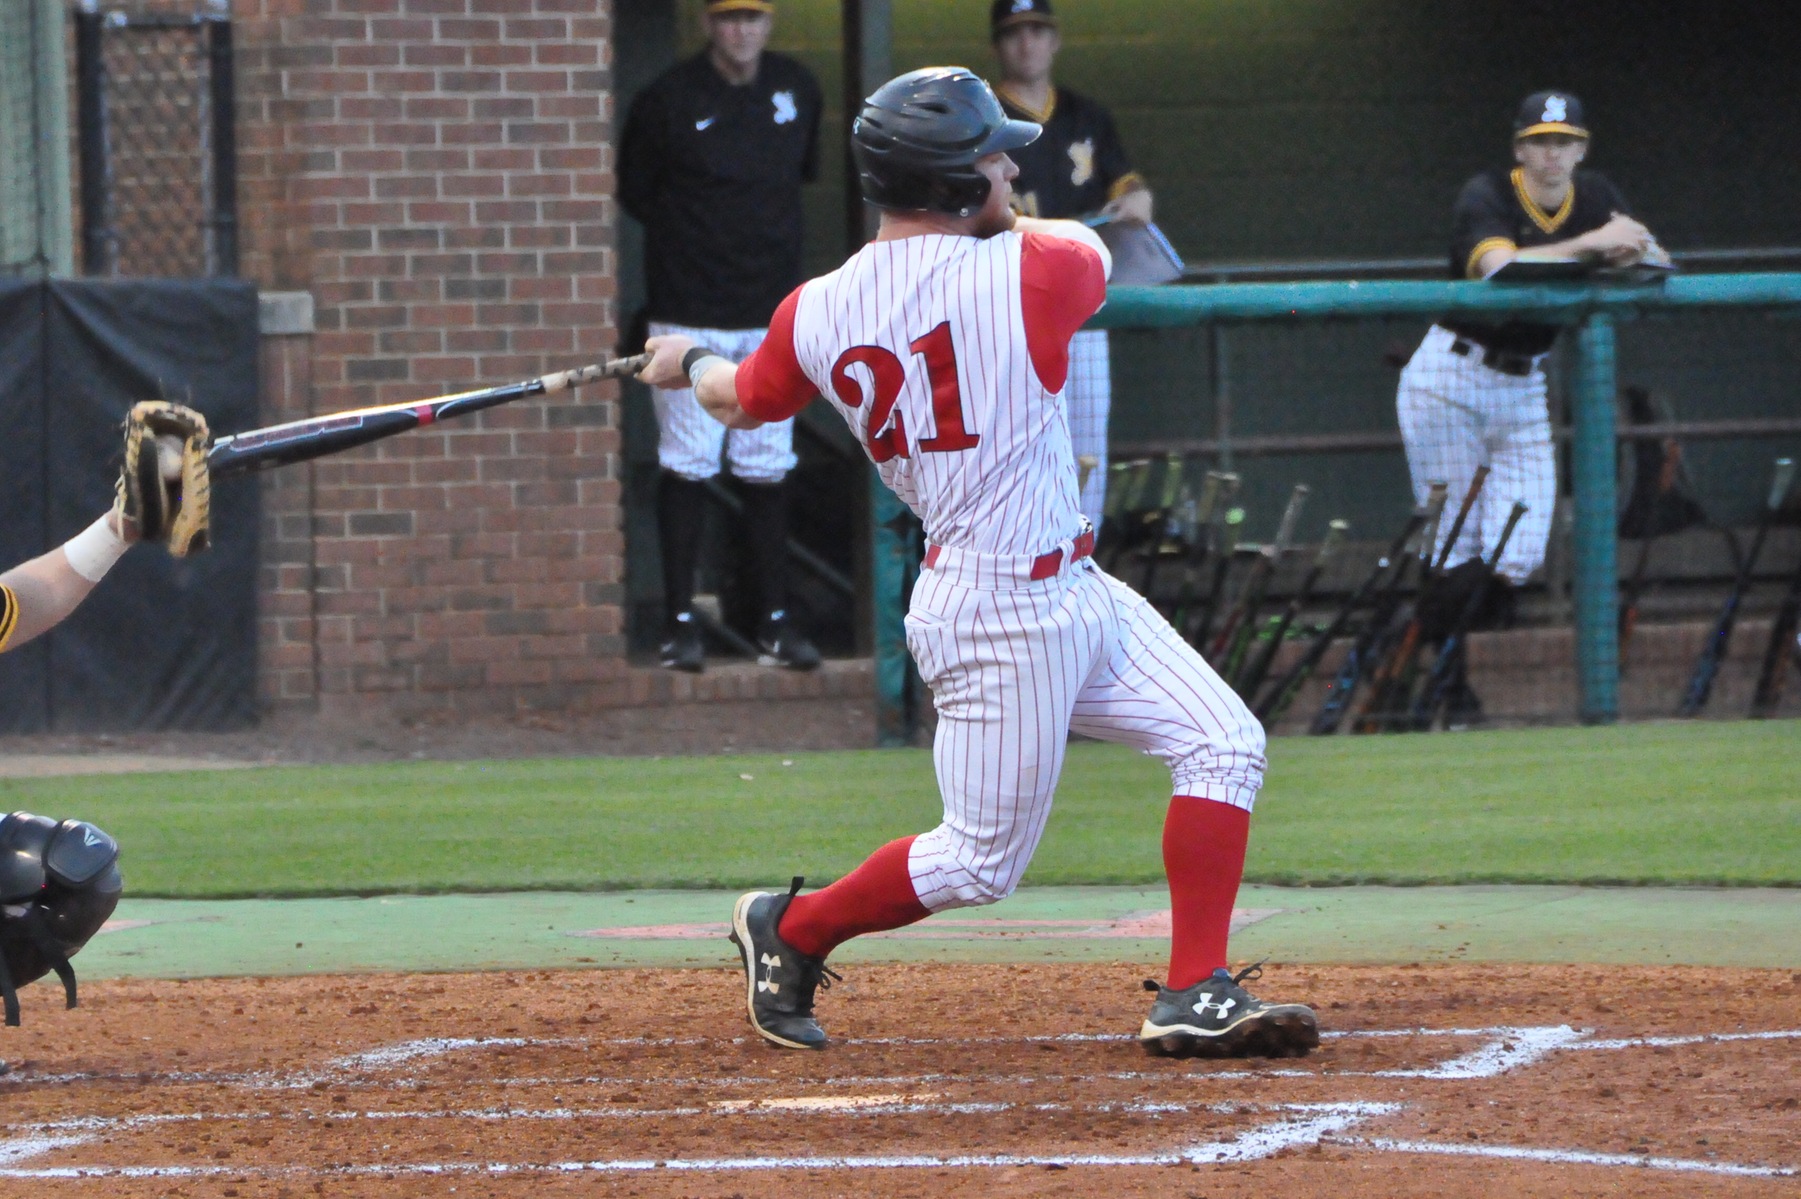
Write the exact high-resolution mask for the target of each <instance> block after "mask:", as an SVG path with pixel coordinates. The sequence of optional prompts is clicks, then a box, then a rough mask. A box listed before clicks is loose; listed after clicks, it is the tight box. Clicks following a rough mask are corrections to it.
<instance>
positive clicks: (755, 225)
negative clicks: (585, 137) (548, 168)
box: [619, 0, 822, 671]
mask: <svg viewBox="0 0 1801 1199" xmlns="http://www.w3.org/2000/svg"><path fill="white" fill-rule="evenodd" d="M774 11H775V5H774V4H772V3H770V2H769V0H709V2H708V4H707V10H706V17H705V20H706V27H707V47H706V49H705V50H703V51H702V52H701V53H700V54H697V55H695V56H694V57H693V58H690V59H687V60H686V61H683V62H680V63H677V64H676V65H675V66H673V67H671V68H670V69H669V70H668V71H666V72H664V73H663V74H662V75H661V76H659V77H658V78H657V79H656V80H655V82H653V83H651V85H650V86H649V87H647V88H645V89H644V91H643V92H641V93H640V94H639V95H638V97H637V98H636V99H635V100H634V101H633V102H632V105H631V109H630V112H629V114H628V115H627V117H626V123H625V133H624V136H623V137H622V138H621V141H620V149H619V200H620V203H621V204H622V205H624V207H625V210H626V211H627V212H628V213H630V214H631V215H632V216H634V217H636V218H637V219H638V221H639V222H640V223H641V224H643V226H644V233H645V254H644V263H645V276H646V284H647V291H648V293H649V305H648V308H649V311H648V316H649V318H650V333H651V334H652V335H653V336H654V335H658V334H680V335H685V336H688V337H692V338H694V339H695V340H696V341H699V342H701V343H703V344H706V345H709V346H711V347H713V348H714V349H716V350H717V351H719V352H720V353H722V354H724V355H726V356H728V357H730V358H732V359H733V360H741V359H743V358H745V357H746V356H748V355H749V354H750V352H751V351H752V350H754V349H756V347H757V345H758V344H759V343H760V342H761V341H762V340H763V334H764V332H765V330H766V328H767V326H768V324H769V317H770V314H771V313H773V312H774V311H775V307H776V305H777V304H778V303H780V302H781V300H782V298H783V297H784V296H786V295H787V294H788V292H789V291H791V290H793V288H794V287H795V286H796V285H797V284H799V283H800V281H801V191H800V189H801V185H802V184H803V183H810V182H812V181H813V180H814V179H815V178H816V176H817V174H818V140H819V115H820V109H821V106H822V105H821V96H820V90H819V84H818V83H817V82H816V81H815V80H814V78H813V76H812V75H811V74H809V73H808V71H807V69H806V68H805V67H803V66H801V65H800V64H799V63H797V62H795V61H794V60H793V59H791V58H788V57H785V56H784V55H780V54H774V53H769V52H767V51H765V49H764V47H765V46H766V45H767V43H768V41H769V33H770V29H771V26H772V24H773V22H774ZM655 402H656V406H657V431H658V442H657V459H658V462H659V464H660V465H661V467H662V476H661V479H660V481H659V485H658V511H657V528H658V533H659V540H660V542H661V547H662V555H663V598H664V609H665V617H666V619H667V628H666V629H665V631H664V639H663V646H662V661H663V665H664V666H667V667H670V668H672V669H676V670H689V671H698V670H701V669H702V668H703V666H704V659H703V655H702V648H701V637H700V628H699V626H698V625H697V624H696V622H695V619H694V613H693V611H692V605H693V596H694V571H695V567H696V565H697V562H698V558H699V551H700V531H701V519H702V514H703V513H704V511H705V509H706V503H707V493H706V488H705V483H706V481H707V480H709V479H712V478H714V477H715V476H717V475H718V474H719V472H720V469H721V462H722V459H723V461H724V463H725V464H726V465H727V466H729V467H730V470H731V473H732V475H733V476H734V477H735V478H736V479H737V480H738V481H739V483H740V484H741V485H742V486H741V488H740V493H741V495H742V497H743V503H744V516H745V534H746V539H747V541H748V543H749V545H750V548H751V551H752V555H753V558H754V560H755V562H756V566H757V573H758V576H759V584H760V589H761V603H762V611H763V623H762V628H761V630H760V632H759V637H758V640H759V647H760V649H761V650H762V655H761V657H760V659H759V660H760V661H761V662H763V663H764V664H765V665H779V666H786V667H789V668H792V669H796V670H809V669H812V668H813V667H814V666H817V665H818V664H819V652H818V650H816V649H815V648H814V647H813V645H812V643H811V642H809V641H808V640H807V639H806V637H805V636H804V635H803V634H802V633H801V632H800V630H799V629H798V628H796V627H795V624H794V622H793V621H792V620H791V619H790V618H789V616H788V614H787V606H788V596H787V558H788V551H787V541H788V496H787V487H786V484H785V479H786V478H787V475H788V472H789V471H790V470H792V469H793V468H794V465H795V456H794V446H793V443H794V422H793V421H791V420H790V421H782V422H780V423H777V424H771V425H765V426H763V427H762V428H759V429H754V430H732V431H730V432H729V433H728V431H727V430H726V428H725V427H724V426H723V425H721V424H720V423H719V422H718V421H716V420H714V419H713V418H712V417H710V416H708V415H707V414H706V413H705V412H703V411H702V410H701V408H700V406H699V404H697V403H696V402H695V399H694V393H693V392H692V391H689V390H683V391H662V390H659V391H657V392H656V393H655Z"/></svg>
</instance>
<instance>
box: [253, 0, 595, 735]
mask: <svg viewBox="0 0 1801 1199" xmlns="http://www.w3.org/2000/svg"><path fill="white" fill-rule="evenodd" d="M233 11H234V16H235V17H236V20H237V44H238V47H239V53H240V60H239V61H240V66H239V72H240V74H239V78H240V81H241V82H240V93H241V100H240V103H241V109H240V113H241V116H240V128H241V132H240V144H241V157H240V169H241V173H242V193H241V206H242V209H243V214H244V263H245V269H246V272H247V273H248V274H250V275H251V276H252V277H253V278H254V279H256V281H257V282H258V283H259V284H260V285H261V286H262V287H264V288H266V289H299V290H306V291H309V292H311V294H312V296H313V297H314V300H315V303H316V332H315V333H313V335H312V336H311V337H310V338H308V337H286V338H281V339H270V341H269V343H268V344H267V345H266V347H265V366H266V370H265V409H266V411H267V412H268V414H269V416H270V418H271V419H282V418H289V417H294V416H299V415H304V414H307V413H310V412H322V411H331V410H335V409H340V408H348V407H354V406H356V405H360V404H373V403H389V402H393V401H397V400H404V399H413V398H418V397H421V396H427V395H435V394H440V393H443V392H445V391H450V390H458V389H460V388H462V387H465V386H468V385H473V384H488V383H496V382H506V381H511V380H514V379H519V378H527V377H530V376H534V375H538V374H542V373H544V372H545V371H548V370H552V369H558V368H561V367H564V366H569V365H574V364H577V363H580V362H587V361H592V360H595V359H598V358H602V357H605V356H606V355H607V353H608V352H609V351H610V349H611V347H612V346H613V343H614V324H615V319H616V314H615V312H614V306H613V300H614V294H615V289H614V264H613V249H612V246H613V205H612V201H611V198H610V197H611V195H612V192H613V190H614V183H613V176H612V155H611V148H610V145H609V140H610V136H611V119H612V111H611V94H610V91H609V86H610V71H609V61H610V56H611V44H610V40H609V20H608V11H609V8H608V5H607V4H606V3H605V0H237V3H235V4H234V8H233ZM577 396H578V398H576V399H573V400H570V399H565V400H561V401H558V402H536V403H532V402H526V403H520V404H515V405H512V406H510V407H506V408H501V409H497V410H494V411H491V412H489V413H487V414H484V415H482V416H480V417H477V418H474V419H471V420H466V421H460V422H448V423H446V424H444V425H443V426H439V427H437V428H434V429H432V430H427V431H422V432H419V433H414V434H409V435H407V436H405V437H401V438H396V439H394V440H391V441H387V442H384V443H382V444H381V445H380V446H376V447H370V448H368V449H365V450H362V451H358V452H355V453H352V454H347V455H343V456H340V457H336V458H332V459H329V460H324V461H321V462H318V463H315V464H312V465H311V466H309V467H297V468H290V469H289V470H288V471H285V472H278V473H277V474H275V475H272V476H270V477H269V483H268V485H267V490H266V492H265V500H266V504H267V518H266V522H265V539H264V574H263V582H264V588H263V590H264V613H265V617H264V621H263V629H262V631H263V638H264V645H263V650H262V653H263V663H262V665H263V670H262V676H263V693H264V696H265V698H266V699H267V700H268V701H269V702H271V703H274V704H282V703H308V702H313V701H314V700H315V699H316V700H318V701H320V702H322V703H324V704H327V705H335V704H350V705H354V704H356V703H366V702H371V701H373V702H377V703H383V704H386V705H389V706H392V707H396V708H399V709H402V710H414V709H419V708H459V709H460V708H489V709H494V708H499V709H509V710H510V709H517V708H521V707H540V706H552V707H559V708H567V707H579V706H582V705H583V704H584V702H586V701H589V700H601V701H604V700H605V699H607V698H608V697H610V696H613V695H615V694H617V693H619V692H620V690H621V687H622V683H621V676H622V674H623V672H624V665H623V658H622V655H623V652H624V639H623V636H622V628H621V620H622V617H621V612H622V609H621V595H620V590H621V589H620V580H621V578H622V553H623V544H622V538H621V535H620V516H619V503H620V493H619V485H618V470H617V460H618V448H619V434H618V426H619V421H618V396H617V391H616V389H615V388H613V387H612V386H611V385H609V386H607V387H603V388H595V389H589V390H586V391H584V392H581V393H577Z"/></svg>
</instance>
